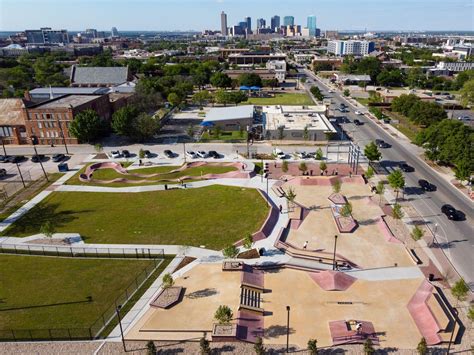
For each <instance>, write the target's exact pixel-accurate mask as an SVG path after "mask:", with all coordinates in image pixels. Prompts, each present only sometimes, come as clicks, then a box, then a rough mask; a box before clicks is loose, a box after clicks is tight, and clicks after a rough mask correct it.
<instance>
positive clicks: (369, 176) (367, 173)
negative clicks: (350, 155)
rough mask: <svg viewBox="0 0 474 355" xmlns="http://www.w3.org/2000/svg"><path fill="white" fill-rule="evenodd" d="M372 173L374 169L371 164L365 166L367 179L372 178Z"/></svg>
mask: <svg viewBox="0 0 474 355" xmlns="http://www.w3.org/2000/svg"><path fill="white" fill-rule="evenodd" d="M374 175H375V170H374V169H373V168H372V167H371V166H369V167H368V168H367V171H366V172H365V177H366V178H367V179H368V180H370V179H372V178H373V177H374Z"/></svg>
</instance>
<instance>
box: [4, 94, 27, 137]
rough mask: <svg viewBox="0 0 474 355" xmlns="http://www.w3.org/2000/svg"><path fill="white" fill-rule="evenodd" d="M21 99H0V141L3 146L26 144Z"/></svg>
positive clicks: (23, 102) (23, 101)
mask: <svg viewBox="0 0 474 355" xmlns="http://www.w3.org/2000/svg"><path fill="white" fill-rule="evenodd" d="M25 102H26V101H25V100H23V99H0V139H1V141H2V142H3V144H26V143H27V134H26V127H25V119H24V116H23V109H24V107H25Z"/></svg>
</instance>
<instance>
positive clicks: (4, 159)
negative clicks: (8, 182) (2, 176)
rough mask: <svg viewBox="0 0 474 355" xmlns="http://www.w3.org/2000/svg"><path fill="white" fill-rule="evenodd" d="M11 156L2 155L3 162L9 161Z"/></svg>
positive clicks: (0, 157) (0, 156)
mask: <svg viewBox="0 0 474 355" xmlns="http://www.w3.org/2000/svg"><path fill="white" fill-rule="evenodd" d="M9 158H10V156H9V155H0V162H1V163H8V159H9Z"/></svg>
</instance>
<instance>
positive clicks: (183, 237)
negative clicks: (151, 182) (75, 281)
mask: <svg viewBox="0 0 474 355" xmlns="http://www.w3.org/2000/svg"><path fill="white" fill-rule="evenodd" d="M267 212H268V207H267V205H266V202H265V201H264V199H263V198H262V197H261V195H260V194H259V193H258V191H256V190H254V189H244V188H240V187H227V186H219V185H214V186H209V187H203V188H196V189H186V190H185V189H176V190H168V191H153V192H142V193H95V192H86V193H84V192H53V193H52V194H51V195H50V196H48V197H47V198H46V199H45V200H44V201H43V202H42V203H40V204H39V205H38V206H36V207H35V208H33V209H32V210H30V211H29V212H28V213H26V214H25V215H24V216H23V217H22V218H20V219H19V220H18V221H17V222H15V223H14V224H13V225H12V226H11V227H10V228H9V229H7V230H6V231H5V232H4V233H3V234H4V235H9V236H18V237H20V236H28V235H32V234H35V233H39V232H40V228H41V225H42V224H44V223H45V221H47V220H49V221H52V222H53V224H54V225H55V229H56V232H70V233H79V234H80V235H81V236H82V237H83V238H84V239H85V241H86V242H87V243H114V244H175V245H176V244H178V245H188V246H201V245H205V246H206V247H207V248H211V249H216V250H220V249H222V248H224V247H225V246H227V245H228V244H230V243H233V242H235V241H237V240H239V239H241V238H244V237H245V236H246V235H247V234H249V233H253V232H256V231H257V230H258V229H259V228H260V226H261V225H262V224H263V222H264V220H265V218H266V216H267Z"/></svg>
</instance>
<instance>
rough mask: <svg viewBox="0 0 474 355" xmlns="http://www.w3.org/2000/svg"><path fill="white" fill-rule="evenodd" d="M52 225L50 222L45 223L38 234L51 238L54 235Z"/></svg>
mask: <svg viewBox="0 0 474 355" xmlns="http://www.w3.org/2000/svg"><path fill="white" fill-rule="evenodd" d="M54 232H55V230H54V224H53V222H51V221H46V222H44V223H43V224H42V225H41V228H40V233H41V234H44V235H45V236H46V237H48V238H51V237H52V236H53V234H54Z"/></svg>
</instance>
